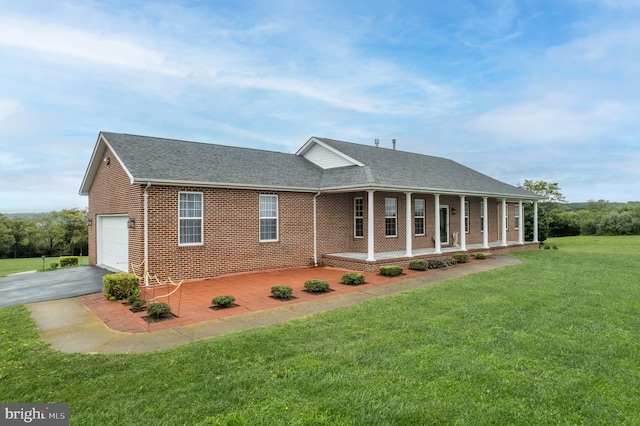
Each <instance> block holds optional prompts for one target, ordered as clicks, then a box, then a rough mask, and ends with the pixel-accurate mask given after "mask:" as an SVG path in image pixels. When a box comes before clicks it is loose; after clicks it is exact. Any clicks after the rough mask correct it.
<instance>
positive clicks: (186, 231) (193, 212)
mask: <svg viewBox="0 0 640 426" xmlns="http://www.w3.org/2000/svg"><path fill="white" fill-rule="evenodd" d="M202 222H203V220H202V192H179V193H178V244H179V245H181V246H188V245H198V244H202V241H203V240H202V232H203V231H202V230H203V224H202Z"/></svg>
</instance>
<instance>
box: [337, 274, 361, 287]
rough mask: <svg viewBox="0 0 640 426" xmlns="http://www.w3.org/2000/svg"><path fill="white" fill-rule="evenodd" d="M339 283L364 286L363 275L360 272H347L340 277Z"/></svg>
mask: <svg viewBox="0 0 640 426" xmlns="http://www.w3.org/2000/svg"><path fill="white" fill-rule="evenodd" d="M341 282H342V284H347V285H359V284H364V274H363V273H361V272H347V273H346V274H344V275H343V276H342V281H341Z"/></svg>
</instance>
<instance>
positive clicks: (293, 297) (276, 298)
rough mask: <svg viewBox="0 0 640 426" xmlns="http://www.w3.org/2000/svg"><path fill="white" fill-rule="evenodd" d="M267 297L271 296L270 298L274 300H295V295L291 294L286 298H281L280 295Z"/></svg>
mask: <svg viewBox="0 0 640 426" xmlns="http://www.w3.org/2000/svg"><path fill="white" fill-rule="evenodd" d="M269 297H270V298H272V299H275V300H279V301H281V302H287V301H289V300H296V299H297V297H295V296H291V297H290V298H288V299H283V298H281V297H275V296H269Z"/></svg>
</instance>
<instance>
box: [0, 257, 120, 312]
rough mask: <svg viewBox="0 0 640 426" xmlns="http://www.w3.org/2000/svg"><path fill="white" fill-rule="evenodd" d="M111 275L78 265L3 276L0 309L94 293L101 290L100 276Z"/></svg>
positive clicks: (91, 267)
mask: <svg viewBox="0 0 640 426" xmlns="http://www.w3.org/2000/svg"><path fill="white" fill-rule="evenodd" d="M110 273H111V272H110V271H107V270H106V269H102V268H98V267H97V266H80V267H78V268H66V269H58V270H56V271H49V272H34V273H26V274H18V275H11V276H8V277H3V278H0V307H4V306H11V305H19V304H21V303H33V302H44V301H47V300H56V299H67V298H69V297H76V296H83V295H85V294H91V293H97V292H100V291H102V277H103V276H104V275H106V274H110Z"/></svg>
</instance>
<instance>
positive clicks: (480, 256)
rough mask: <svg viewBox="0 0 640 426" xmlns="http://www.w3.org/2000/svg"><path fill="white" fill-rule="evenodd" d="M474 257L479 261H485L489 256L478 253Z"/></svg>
mask: <svg viewBox="0 0 640 426" xmlns="http://www.w3.org/2000/svg"><path fill="white" fill-rule="evenodd" d="M473 257H475V258H476V259H479V260H484V259H486V258H487V255H486V254H484V253H476V254H474V255H473Z"/></svg>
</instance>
